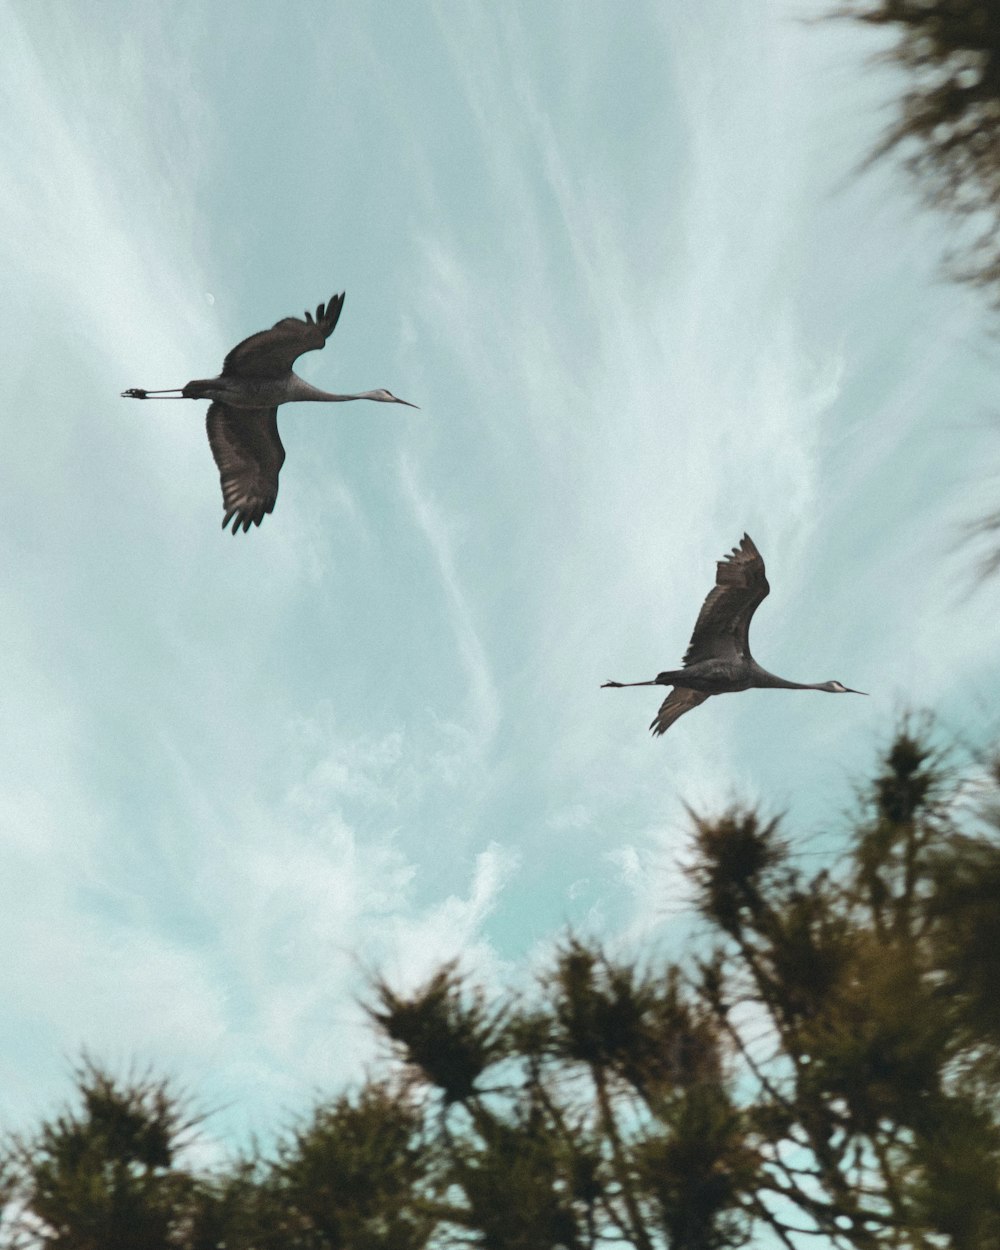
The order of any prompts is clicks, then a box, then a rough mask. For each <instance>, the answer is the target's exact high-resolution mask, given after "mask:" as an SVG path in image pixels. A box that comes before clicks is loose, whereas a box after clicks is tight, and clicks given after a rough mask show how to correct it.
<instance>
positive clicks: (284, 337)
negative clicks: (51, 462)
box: [122, 293, 417, 534]
mask: <svg viewBox="0 0 1000 1250" xmlns="http://www.w3.org/2000/svg"><path fill="white" fill-rule="evenodd" d="M343 307H344V296H343V293H341V294H340V295H334V296H333V297H332V298H331V299H330V300H329V302H328V303H327V304H326V305H323V304H320V306H319V307H318V308H317V309H316V316H315V317H313V315H312V313H310V312H306V314H305V320H304V321H303V320H301V319H300V318H298V317H285V318H284V319H283V320H282V321H279V322H278V324H277V325H275V326H272V327H271V329H270V330H261V332H260V333H259V334H251V335H250V337H249V338H248V339H244V340H243V342H242V343H237V344H236V346H235V347H234V348H233V350H232V351H231V352H230V353H229V355H228V356H227V357H226V359H225V360H224V361H223V363H222V373H221V374H220V375H219V376H218V377H217V378H202V379H196V380H195V381H193V382H188V384H187V385H186V386H181V387H174V388H172V389H170V390H165V391H146V390H143V389H142V388H141V387H137V386H133V387H130V388H129V390H127V391H122V396H123V398H126V399H210V400H211V401H212V403H211V404H210V406H209V409H208V417H207V421H206V424H207V427H208V442H209V446H210V447H211V448H212V455H213V456H214V457H215V463H216V464H217V465H218V468H219V476H220V477H221V479H222V501H223V505H224V511H225V515H224V517H223V520H222V528H223V529H225V528H226V526H227V525H228V524H229V522H230V521H232V522H233V533H234V534H235V533H236V531H237V530H238V529H242V530H243V531H244V533H245V532H246V531H247V530H248V529H249V528H250V526H251V525H260V523H261V521H262V520H263V519H264V514H265V513H267V512H271V511H273V510H274V501H275V499H276V498H277V495H278V473H279V472H280V470H281V466H282V465H283V464H284V462H285V449H284V447H282V445H281V439H280V438H279V436H278V405H279V404H288V403H294V402H297V401H301V400H312V401H315V402H318V403H327V404H342V403H346V402H348V401H349V400H352V399H371V400H374V401H375V402H376V403H380V404H406V406H407V408H416V406H417V405H416V404H411V403H408V402H407V400H405V399H397V398H396V396H395V395H393V394H392V393H391V392H390V391H384V390H378V391H361V392H360V394H357V395H334V394H331V393H330V392H329V391H321V390H317V388H316V387H315V386H311V385H310V384H309V383H308V382H306V381H305V379H304V378H300V377H299V376H298V375H297V374H295V373H293V372H292V365H293V364H294V363H295V361H296V360H297V359H298V358H299V357H300V356H301V355H302V354H303V352H313V351H317V350H318V349H319V348H321V347H323V346H324V345H325V344H326V340H327V339H328V338H329V337H330V335H331V334H332V333H333V330H334V327H335V326H336V324H337V319H338V317H339V316H340V311H341V309H342V308H343ZM234 518H235V519H234Z"/></svg>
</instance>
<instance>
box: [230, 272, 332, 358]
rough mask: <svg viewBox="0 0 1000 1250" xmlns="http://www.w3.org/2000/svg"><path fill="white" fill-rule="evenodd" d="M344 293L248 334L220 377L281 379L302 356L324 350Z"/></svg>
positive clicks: (231, 355) (235, 350)
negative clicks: (255, 332)
mask: <svg viewBox="0 0 1000 1250" xmlns="http://www.w3.org/2000/svg"><path fill="white" fill-rule="evenodd" d="M343 307H344V293H343V292H341V293H340V295H334V296H331V298H330V301H329V302H328V303H327V304H326V305H325V306H324V305H323V304H320V306H319V307H318V308H317V309H316V317H315V320H314V319H313V315H312V313H310V312H307V313H306V314H305V320H304V321H303V320H302V318H301V317H285V318H284V319H283V320H282V321H279V322H278V323H277V325H274V326H272V327H271V329H270V330H261V331H260V332H259V333H258V334H251V335H250V337H249V338H248V339H244V340H243V342H242V343H237V344H236V346H235V347H234V348H233V350H232V351H231V352H230V353H229V355H228V356H227V357H226V359H225V361H224V362H223V365H222V376H223V377H224V378H225V377H231V378H283V377H284V376H285V375H286V374H287V373H289V372H291V368H292V365H293V364H294V363H295V361H296V360H297V359H298V358H299V357H300V356H301V355H302V353H303V352H314V351H317V350H318V349H319V348H321V347H323V346H324V345H325V343H326V340H327V339H328V338H329V337H330V335H331V334H332V333H333V331H334V327H335V326H336V324H337V319H338V318H339V317H340V311H341V309H342V308H343Z"/></svg>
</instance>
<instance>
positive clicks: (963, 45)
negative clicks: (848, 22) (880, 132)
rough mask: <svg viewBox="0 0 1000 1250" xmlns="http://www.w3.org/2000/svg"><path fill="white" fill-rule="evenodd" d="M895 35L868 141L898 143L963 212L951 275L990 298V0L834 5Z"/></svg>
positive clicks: (994, 152) (946, 203) (998, 243)
mask: <svg viewBox="0 0 1000 1250" xmlns="http://www.w3.org/2000/svg"><path fill="white" fill-rule="evenodd" d="M836 13H837V14H838V15H841V16H845V17H853V18H856V19H857V20H859V21H862V22H865V23H867V24H869V25H872V26H883V27H887V28H890V29H892V30H894V31H895V32H896V33H897V35H898V38H897V40H896V42H895V44H894V45H893V47H892V49H891V51H890V52H889V53H888V54H887V57H888V59H890V60H891V61H893V62H895V63H896V64H898V65H899V66H901V67H902V68H903V69H904V70H905V71H906V75H907V77H906V87H905V89H904V91H903V95H902V99H901V101H900V108H899V116H898V118H897V120H896V121H895V122H894V123H893V124H892V125H891V126H890V128H889V130H888V131H887V133H886V135H885V137H884V138H883V140H882V142H881V143H880V145H879V147H878V149H877V150H876V152H875V154H874V157H875V158H877V157H878V156H880V155H883V154H885V153H887V152H899V153H900V155H901V156H902V157H903V159H904V160H905V162H906V164H907V165H908V167H909V168H910V170H911V171H912V172H913V173H914V174H915V175H916V177H917V179H918V185H919V186H920V188H921V190H922V192H923V194H924V195H925V196H926V198H927V199H928V200H929V201H930V202H931V203H932V204H935V205H937V206H939V207H942V208H945V209H947V210H948V211H950V212H952V213H955V214H957V215H958V216H959V217H960V218H962V220H963V226H964V227H965V228H964V231H963V241H962V242H960V243H958V244H957V245H956V250H955V253H954V255H953V262H954V269H955V272H956V274H957V275H958V276H960V277H962V278H965V279H967V280H969V281H972V282H975V283H978V284H980V285H983V286H985V287H988V288H989V290H990V293H991V296H992V298H993V299H994V301H996V302H998V303H1000V231H998V226H1000V5H997V3H996V0H846V2H844V3H842V4H841V5H840V6H839V7H838V8H837V10H836Z"/></svg>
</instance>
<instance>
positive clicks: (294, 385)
mask: <svg viewBox="0 0 1000 1250" xmlns="http://www.w3.org/2000/svg"><path fill="white" fill-rule="evenodd" d="M288 389H289V391H290V394H289V399H291V400H314V401H316V402H318V403H322V404H346V403H348V402H349V401H350V400H352V399H374V398H375V393H374V392H373V391H360V392H359V393H358V394H357V395H334V394H333V393H332V392H331V391H321V390H320V389H319V388H318V387H316V386H313V385H312V384H311V383H309V382H307V381H306V380H305V379H304V378H300V377H299V376H298V374H295V373H293V374H292V381H291V385H290V386H289V388H288Z"/></svg>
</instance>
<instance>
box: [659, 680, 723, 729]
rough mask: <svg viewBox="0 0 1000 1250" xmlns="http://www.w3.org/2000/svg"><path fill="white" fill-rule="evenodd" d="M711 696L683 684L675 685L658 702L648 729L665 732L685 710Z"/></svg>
mask: <svg viewBox="0 0 1000 1250" xmlns="http://www.w3.org/2000/svg"><path fill="white" fill-rule="evenodd" d="M711 697H712V696H711V695H710V694H703V693H702V691H700V690H687V689H685V687H684V686H675V687H674V689H673V690H671V692H670V693H669V694H668V695H667V697H666V698H665V699H664V700H663V702H662V703H661V704H660V710H659V711H658V712H657V713H656V715H655V716H654V717H653V720H652V722H651V723H650V726H649V727H650V729H651V730H652V731H653V733H654V734H665V733H666V732H667V730H668V729H669V728H670V726H671V725H672V724H673V723H674V721H675V720H679V719H680V718H681V717H682V716H683V715H684V713H685V712H690V711H691V709H692V708H695V707H698V705H699V704H701V703H704V702H705V700H706V699H710V698H711Z"/></svg>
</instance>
